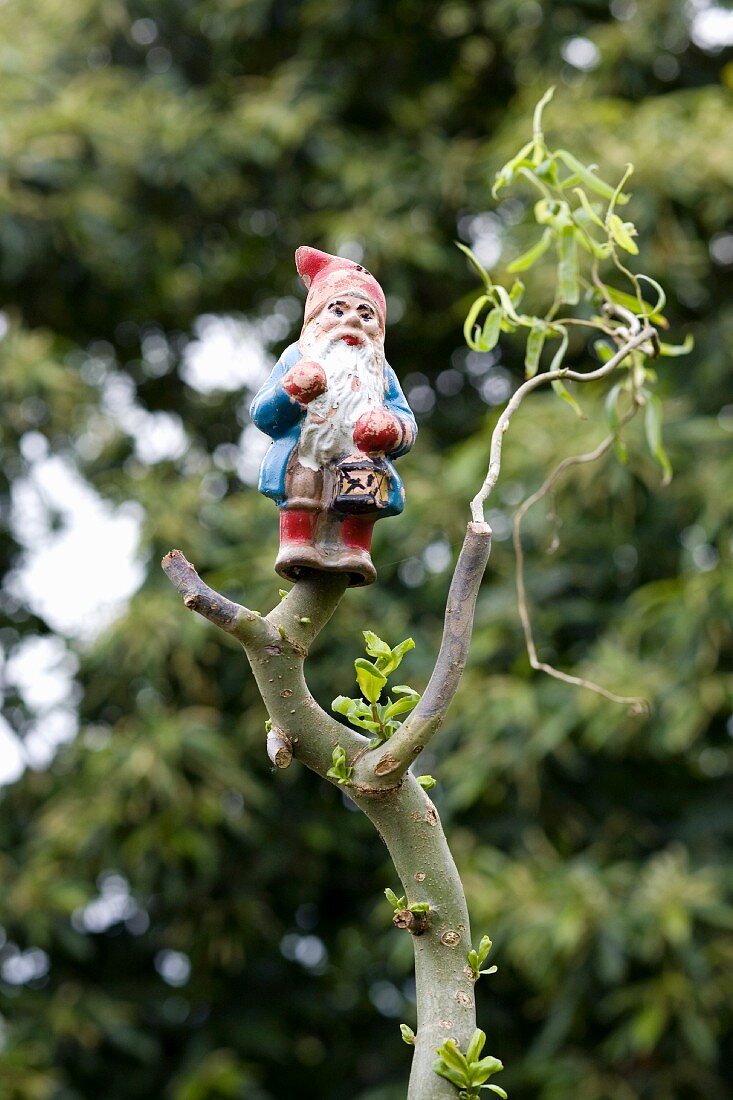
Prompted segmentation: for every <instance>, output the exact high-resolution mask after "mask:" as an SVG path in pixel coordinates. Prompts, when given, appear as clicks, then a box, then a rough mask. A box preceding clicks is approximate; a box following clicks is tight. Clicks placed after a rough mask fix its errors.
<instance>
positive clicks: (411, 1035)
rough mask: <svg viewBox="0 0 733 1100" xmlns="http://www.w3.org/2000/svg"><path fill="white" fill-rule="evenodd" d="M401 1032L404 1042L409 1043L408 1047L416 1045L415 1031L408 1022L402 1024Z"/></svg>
mask: <svg viewBox="0 0 733 1100" xmlns="http://www.w3.org/2000/svg"><path fill="white" fill-rule="evenodd" d="M400 1032H401V1034H402V1042H403V1043H407V1045H408V1047H414V1045H415V1032H414V1031H413V1030H412V1028H411V1027H408V1026H407V1024H400Z"/></svg>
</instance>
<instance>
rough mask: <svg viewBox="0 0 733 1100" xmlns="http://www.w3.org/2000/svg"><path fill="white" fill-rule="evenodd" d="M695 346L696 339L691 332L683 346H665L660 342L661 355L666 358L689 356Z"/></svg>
mask: <svg viewBox="0 0 733 1100" xmlns="http://www.w3.org/2000/svg"><path fill="white" fill-rule="evenodd" d="M694 346H695V337H694V336H693V335H692V333H691V332H688V333H687V336H685V338H684V340H683V341H682V343H681V344H664V343H662V342H661V341H660V344H659V354H660V355H666V356H673V357H675V356H678V355H689V353H690V352H691V351H692V349H693V348H694Z"/></svg>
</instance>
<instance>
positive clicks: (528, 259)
mask: <svg viewBox="0 0 733 1100" xmlns="http://www.w3.org/2000/svg"><path fill="white" fill-rule="evenodd" d="M551 241H552V231H551V230H550V229H546V230H545V231H544V233H543V234H542V236H541V237H540V239H539V240H538V241H537V243H536V244H533V245H532V247H531V248H528V249H527V251H526V252H523V253H522V254H521V256H517V258H516V259H515V260H512V262H511V263H510V264H508V265H507V271H509V272H511V273H512V274H514V273H515V272H516V271H527V270H528V269H529V268H530V267H532V265H533V264H535V263H537V261H538V260H539V258H540V256H543V255H544V254H545V252H547V249H548V248H549V247H550V243H551Z"/></svg>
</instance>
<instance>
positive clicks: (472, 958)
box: [466, 948, 479, 974]
mask: <svg viewBox="0 0 733 1100" xmlns="http://www.w3.org/2000/svg"><path fill="white" fill-rule="evenodd" d="M466 958H467V959H468V965H469V966H470V967H471V970H473V972H474V974H478V968H479V961H478V953H477V952H476V951H474V950H473V948H471V950H470V951H469V952H468V954H467V955H466Z"/></svg>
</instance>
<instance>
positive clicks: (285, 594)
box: [278, 588, 288, 600]
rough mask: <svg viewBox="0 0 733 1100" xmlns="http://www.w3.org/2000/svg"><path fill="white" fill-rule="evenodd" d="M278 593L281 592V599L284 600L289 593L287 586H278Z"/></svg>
mask: <svg viewBox="0 0 733 1100" xmlns="http://www.w3.org/2000/svg"><path fill="white" fill-rule="evenodd" d="M278 593H279V594H280V599H281V600H284V599H285V597H286V596H287V594H288V593H287V590H286V589H285V588H278Z"/></svg>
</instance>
